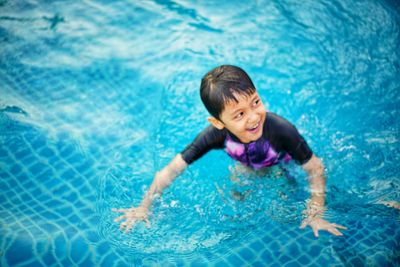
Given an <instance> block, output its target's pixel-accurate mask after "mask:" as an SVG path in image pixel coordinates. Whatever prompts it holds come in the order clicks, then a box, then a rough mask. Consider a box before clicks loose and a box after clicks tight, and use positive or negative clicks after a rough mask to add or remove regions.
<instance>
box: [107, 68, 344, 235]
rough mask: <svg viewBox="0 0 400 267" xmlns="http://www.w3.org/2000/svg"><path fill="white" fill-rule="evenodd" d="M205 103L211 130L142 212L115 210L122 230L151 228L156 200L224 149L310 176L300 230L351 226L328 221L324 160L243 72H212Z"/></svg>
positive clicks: (162, 176) (159, 179)
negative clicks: (270, 109) (265, 101)
mask: <svg viewBox="0 0 400 267" xmlns="http://www.w3.org/2000/svg"><path fill="white" fill-rule="evenodd" d="M200 95H201V100H202V101H203V104H204V106H205V107H206V109H207V110H208V112H209V113H210V115H211V116H210V117H209V118H208V122H209V123H210V125H209V126H208V127H206V128H205V129H204V130H203V131H202V132H201V133H200V134H199V135H198V136H197V137H196V138H195V140H194V141H193V142H192V143H191V144H189V145H188V146H187V147H186V148H185V149H184V150H183V151H182V152H181V153H179V154H178V155H176V156H175V158H174V159H173V160H172V161H171V162H170V163H169V164H168V165H167V166H166V167H165V168H163V169H162V170H161V171H160V172H158V173H157V174H156V175H155V177H154V180H153V182H152V184H151V186H150V188H149V190H148V191H147V192H146V194H145V196H144V197H143V200H142V202H141V204H140V205H139V207H132V208H129V209H114V211H115V212H120V213H123V215H122V216H120V217H118V218H116V219H115V221H116V222H119V221H122V220H124V221H123V222H122V223H121V225H120V229H121V230H125V232H128V231H129V230H130V229H131V228H132V227H133V225H134V224H135V223H136V222H137V221H145V222H146V223H147V224H148V225H149V224H150V221H149V219H148V216H149V209H150V206H151V204H152V202H153V199H154V198H155V196H157V195H159V194H161V193H162V191H163V190H164V189H165V188H166V187H167V186H169V185H170V184H171V183H172V182H173V180H174V179H175V178H176V177H177V176H178V175H179V174H181V173H182V172H183V171H184V170H185V169H186V168H187V167H188V165H190V164H191V163H193V162H194V161H195V160H197V159H199V158H200V157H202V156H203V155H204V154H206V153H207V152H208V151H210V150H212V149H225V151H226V153H227V154H228V155H229V156H230V157H232V158H233V159H235V160H237V161H239V162H240V163H241V164H243V165H245V166H247V167H250V168H253V169H262V168H267V167H269V166H272V165H276V164H278V163H279V162H280V161H286V162H287V161H289V160H294V161H295V162H296V163H297V164H298V165H300V166H301V167H302V168H303V169H304V170H305V171H306V172H307V173H308V175H309V181H310V191H311V198H310V200H309V201H308V204H307V209H306V211H305V214H306V215H307V218H306V219H305V220H304V221H303V222H302V224H301V226H300V227H301V228H304V227H306V226H307V225H309V226H310V227H311V228H312V229H313V231H314V235H315V236H317V237H318V231H319V230H326V231H328V232H330V233H332V234H334V235H342V233H341V232H340V231H339V230H338V229H346V227H344V226H341V225H338V224H334V223H330V222H328V221H326V220H324V219H323V213H324V210H325V184H326V181H325V176H324V166H323V164H322V162H321V160H320V159H319V158H318V157H317V156H316V155H315V154H314V153H313V152H312V150H311V148H310V147H309V146H308V144H307V142H306V141H305V140H304V138H303V137H302V136H301V135H300V134H299V132H298V131H297V129H296V127H295V126H293V125H292V124H291V123H289V122H288V121H287V120H285V119H284V118H282V117H280V116H278V115H276V114H274V113H272V112H267V111H266V110H265V107H264V105H263V103H262V101H261V98H260V96H259V95H258V93H257V91H256V88H255V86H254V85H253V82H252V81H251V79H250V77H249V76H248V75H247V74H246V72H245V71H244V70H242V69H241V68H239V67H236V66H231V65H222V66H219V67H217V68H214V69H213V70H211V71H209V72H208V73H207V74H206V75H205V76H204V77H203V79H202V81H201V86H200Z"/></svg>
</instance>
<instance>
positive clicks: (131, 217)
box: [112, 207, 150, 233]
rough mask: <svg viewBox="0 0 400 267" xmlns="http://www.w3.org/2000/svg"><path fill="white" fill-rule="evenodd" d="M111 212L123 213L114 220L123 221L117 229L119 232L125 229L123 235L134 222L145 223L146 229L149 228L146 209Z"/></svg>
mask: <svg viewBox="0 0 400 267" xmlns="http://www.w3.org/2000/svg"><path fill="white" fill-rule="evenodd" d="M112 211H114V212H121V213H124V215H122V216H120V217H118V218H116V219H115V220H114V221H115V222H119V221H121V220H125V221H124V222H122V223H121V225H120V227H119V229H120V230H121V231H123V230H124V228H125V233H128V232H129V231H130V230H131V229H132V227H133V225H134V224H135V223H136V221H145V222H146V225H147V227H150V221H149V219H148V210H147V209H146V208H143V207H137V208H135V207H133V208H129V209H113V210H112Z"/></svg>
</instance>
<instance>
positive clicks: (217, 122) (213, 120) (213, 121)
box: [207, 117, 225, 130]
mask: <svg viewBox="0 0 400 267" xmlns="http://www.w3.org/2000/svg"><path fill="white" fill-rule="evenodd" d="M207 120H208V122H209V123H211V124H212V125H213V126H214V127H215V128H217V129H218V130H222V129H224V128H225V125H224V124H223V123H222V121H220V120H218V119H216V118H214V117H208V118H207Z"/></svg>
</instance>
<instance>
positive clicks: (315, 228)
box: [312, 227, 318, 237]
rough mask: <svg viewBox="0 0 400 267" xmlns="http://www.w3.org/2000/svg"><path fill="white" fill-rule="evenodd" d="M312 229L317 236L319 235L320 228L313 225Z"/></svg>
mask: <svg viewBox="0 0 400 267" xmlns="http://www.w3.org/2000/svg"><path fill="white" fill-rule="evenodd" d="M312 229H313V231H314V235H315V237H318V229H317V227H313V228H312Z"/></svg>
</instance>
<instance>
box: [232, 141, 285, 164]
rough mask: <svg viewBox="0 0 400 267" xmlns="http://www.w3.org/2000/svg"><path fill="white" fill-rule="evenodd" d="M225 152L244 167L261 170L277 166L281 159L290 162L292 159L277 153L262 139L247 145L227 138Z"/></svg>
mask: <svg viewBox="0 0 400 267" xmlns="http://www.w3.org/2000/svg"><path fill="white" fill-rule="evenodd" d="M225 151H226V153H227V154H228V155H229V156H230V157H232V158H233V159H235V160H237V161H240V162H241V163H242V164H243V165H245V166H249V167H253V168H255V169H261V168H264V167H269V166H272V165H275V164H277V163H278V162H279V161H280V160H281V159H283V160H284V162H288V161H289V160H290V159H291V157H290V155H289V154H287V153H285V154H284V155H283V154H281V153H277V152H276V151H275V150H274V149H273V147H272V146H271V144H270V143H269V142H268V140H266V139H264V138H261V139H259V140H257V141H255V142H251V143H249V144H247V155H246V145H245V144H242V143H240V142H236V141H234V140H233V139H232V137H230V136H229V135H228V136H227V138H226V140H225Z"/></svg>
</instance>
